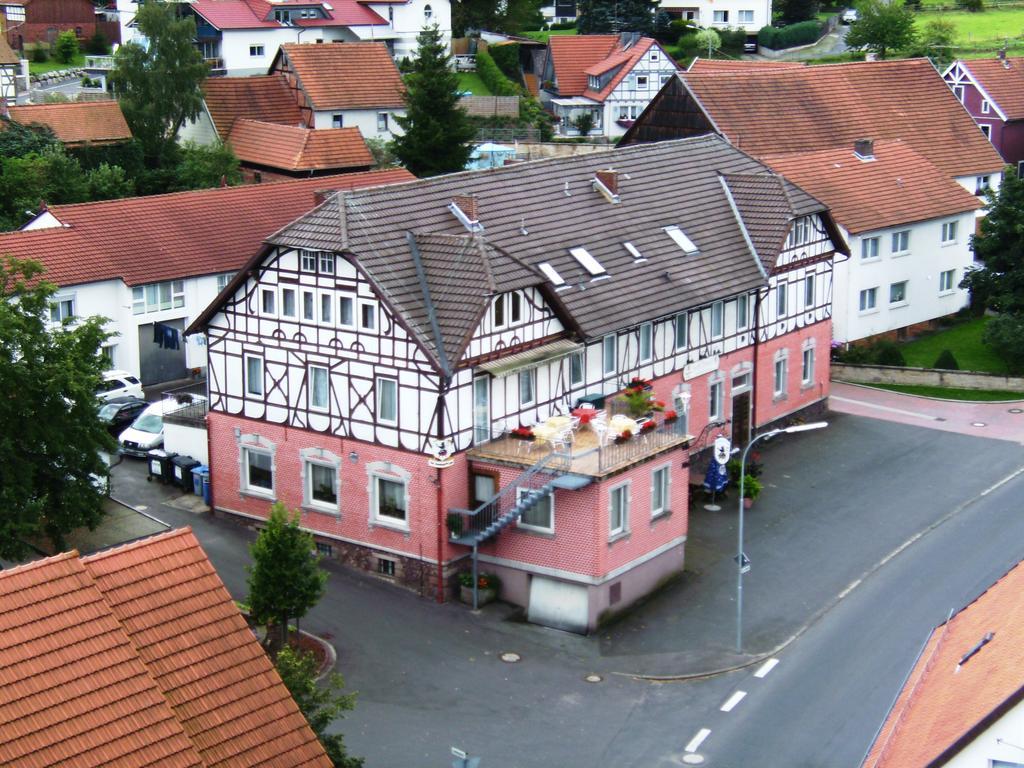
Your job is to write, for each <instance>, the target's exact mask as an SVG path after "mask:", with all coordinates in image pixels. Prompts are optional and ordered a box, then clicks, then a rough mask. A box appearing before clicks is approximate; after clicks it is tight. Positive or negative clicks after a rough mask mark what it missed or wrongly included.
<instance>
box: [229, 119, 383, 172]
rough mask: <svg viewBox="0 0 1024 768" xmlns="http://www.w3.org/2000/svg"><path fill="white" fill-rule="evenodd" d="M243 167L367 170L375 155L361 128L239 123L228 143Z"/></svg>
mask: <svg viewBox="0 0 1024 768" xmlns="http://www.w3.org/2000/svg"><path fill="white" fill-rule="evenodd" d="M228 142H229V143H230V144H231V148H232V149H233V150H234V151H235V155H237V156H238V159H239V160H240V161H241V162H243V163H249V164H255V165H263V166H267V167H269V168H279V169H281V170H284V171H325V170H333V171H340V170H344V169H346V168H347V169H360V168H361V169H364V170H365V169H367V168H369V167H370V166H371V165H373V155H371V154H370V148H369V147H368V146H366V142H365V141H364V140H363V135H362V134H361V133H360V132H359V129H358V128H321V129H319V130H314V129H312V128H294V127H292V126H290V125H276V124H274V123H264V122H261V121H259V120H236V121H235V126H234V128H232V129H231V136H230V137H229V139H228Z"/></svg>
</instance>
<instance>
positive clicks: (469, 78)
mask: <svg viewBox="0 0 1024 768" xmlns="http://www.w3.org/2000/svg"><path fill="white" fill-rule="evenodd" d="M458 74H459V87H460V88H461V89H462V90H464V91H471V92H472V94H473V95H474V96H493V95H494V94H492V93H491V91H490V89H489V88H488V87H487V86H486V85H484V81H483V80H481V79H480V75H478V74H477V73H476V72H459V73H458Z"/></svg>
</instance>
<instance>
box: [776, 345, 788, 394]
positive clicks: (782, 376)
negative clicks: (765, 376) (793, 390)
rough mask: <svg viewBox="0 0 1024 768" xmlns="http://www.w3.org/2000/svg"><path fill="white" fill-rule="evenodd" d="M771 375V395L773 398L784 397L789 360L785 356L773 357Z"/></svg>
mask: <svg viewBox="0 0 1024 768" xmlns="http://www.w3.org/2000/svg"><path fill="white" fill-rule="evenodd" d="M772 373H773V376H772V394H774V395H775V397H784V396H785V394H786V385H787V383H788V379H789V359H788V358H787V357H786V356H785V355H777V356H776V357H775V365H774V367H773V370H772Z"/></svg>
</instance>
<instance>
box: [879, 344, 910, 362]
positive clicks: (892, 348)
mask: <svg viewBox="0 0 1024 768" xmlns="http://www.w3.org/2000/svg"><path fill="white" fill-rule="evenodd" d="M874 356H875V362H876V363H878V364H879V365H900V366H902V365H906V364H907V361H906V360H905V359H904V358H903V353H902V352H900V348H899V345H898V344H896V342H893V341H879V342H876V343H875V345H874Z"/></svg>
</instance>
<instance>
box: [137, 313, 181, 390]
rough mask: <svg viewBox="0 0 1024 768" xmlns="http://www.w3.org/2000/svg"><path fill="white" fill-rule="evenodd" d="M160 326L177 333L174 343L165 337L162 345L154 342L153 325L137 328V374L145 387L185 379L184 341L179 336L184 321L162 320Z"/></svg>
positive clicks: (148, 324) (162, 338)
mask: <svg viewBox="0 0 1024 768" xmlns="http://www.w3.org/2000/svg"><path fill="white" fill-rule="evenodd" d="M160 325H162V326H167V327H170V328H173V329H174V330H175V331H176V332H177V337H176V338H174V341H169V338H168V337H167V336H166V335H165V336H162V337H161V340H162V341H163V344H161V343H159V342H157V341H154V333H153V323H147V324H146V325H140V326H139V373H140V378H141V379H142V383H143V384H146V385H149V384H159V383H161V382H164V381H174V380H175V379H183V378H185V339H184V338H182V335H181V332H182V331H183V330H185V319H184V318H181V319H178V320H164V321H162V322H161V323H160ZM175 342H176V343H177V347H175V345H174V344H175Z"/></svg>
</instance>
